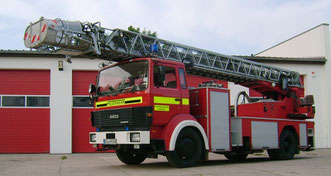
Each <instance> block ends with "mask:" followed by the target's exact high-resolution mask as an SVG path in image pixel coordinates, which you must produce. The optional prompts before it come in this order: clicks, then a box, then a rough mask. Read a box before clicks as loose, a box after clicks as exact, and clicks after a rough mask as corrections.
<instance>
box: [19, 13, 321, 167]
mask: <svg viewBox="0 0 331 176" xmlns="http://www.w3.org/2000/svg"><path fill="white" fill-rule="evenodd" d="M24 41H25V45H26V46H27V47H29V48H36V49H43V50H46V51H49V52H55V53H60V54H65V55H67V56H68V57H70V56H75V55H79V56H82V57H89V58H101V59H104V60H106V61H110V62H112V63H113V64H110V65H108V66H105V65H103V66H104V67H103V68H102V69H101V70H100V71H99V74H98V77H97V80H96V85H94V84H91V85H90V88H89V92H90V93H91V99H92V100H93V102H94V111H93V112H92V113H91V122H92V126H93V127H95V128H96V131H95V132H91V133H90V134H89V135H90V144H92V145H93V146H94V147H96V149H98V150H116V154H117V156H118V158H119V159H120V160H121V161H122V162H123V163H126V164H140V163H141V162H143V161H144V160H145V159H146V158H147V157H152V158H156V157H157V156H158V155H165V156H166V158H167V159H168V161H169V162H170V163H171V164H172V165H173V166H176V167H189V166H193V165H196V164H197V162H198V161H199V160H207V159H208V153H209V152H213V153H217V154H224V155H225V157H226V158H228V159H230V160H242V159H245V158H246V157H247V155H248V154H251V153H254V152H261V151H263V150H267V151H268V154H269V156H270V158H271V159H281V160H283V159H292V158H293V157H294V155H295V154H298V153H299V151H300V150H312V149H313V147H314V122H312V121H311V120H307V119H313V118H314V114H315V109H314V106H313V104H314V100H313V96H312V95H307V96H305V97H304V96H303V95H304V88H303V86H302V83H301V81H300V77H299V74H298V73H296V72H293V71H289V70H284V69H281V68H276V67H271V66H268V65H264V64H261V63H257V62H252V61H249V60H246V59H242V58H238V57H233V56H227V55H223V54H218V53H214V52H210V51H206V50H202V49H198V48H194V47H190V46H186V45H182V44H178V43H174V42H170V41H167V40H162V39H158V38H155V37H151V36H147V35H144V34H139V33H134V32H130V31H125V30H121V29H106V28H103V27H101V26H100V24H99V23H88V22H86V23H81V22H79V21H63V20H61V19H55V20H50V19H44V18H41V19H40V20H38V21H37V22H35V23H33V24H30V25H29V26H28V28H27V29H26V32H25V37H24ZM106 65H107V64H106ZM193 75H198V76H202V77H205V78H208V79H209V80H215V81H207V82H204V83H202V84H201V85H200V86H199V87H190V85H189V84H188V83H187V82H188V80H189V79H191V78H192V77H194V76H193ZM220 80H225V81H231V82H234V83H237V84H239V85H242V86H245V87H248V88H251V89H253V90H255V91H258V92H259V93H261V94H262V95H263V99H261V100H259V101H253V100H252V99H251V98H250V97H249V96H248V95H247V94H246V93H245V92H240V93H239V94H238V96H237V98H236V103H235V105H233V106H232V105H231V104H230V90H229V89H227V88H225V87H223V86H222V84H220Z"/></svg>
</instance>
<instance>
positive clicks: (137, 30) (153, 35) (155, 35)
mask: <svg viewBox="0 0 331 176" xmlns="http://www.w3.org/2000/svg"><path fill="white" fill-rule="evenodd" d="M128 30H129V31H132V32H136V33H142V34H145V35H149V36H152V37H157V33H156V32H155V31H154V32H151V30H148V31H147V30H146V29H145V28H144V30H142V31H141V32H140V28H139V27H137V28H135V27H133V26H132V25H131V26H129V27H128Z"/></svg>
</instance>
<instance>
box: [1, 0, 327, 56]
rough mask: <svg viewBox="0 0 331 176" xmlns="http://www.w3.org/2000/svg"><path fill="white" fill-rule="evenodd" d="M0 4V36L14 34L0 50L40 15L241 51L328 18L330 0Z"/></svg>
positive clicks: (17, 42) (15, 44)
mask: <svg viewBox="0 0 331 176" xmlns="http://www.w3.org/2000/svg"><path fill="white" fill-rule="evenodd" d="M1 1H4V0H0V2H1ZM1 4H5V5H2V6H1V7H0V21H1V23H2V24H3V25H0V32H1V33H2V34H1V37H2V38H4V39H6V37H8V35H11V36H12V38H11V39H10V40H5V41H6V42H3V41H4V40H3V41H1V42H0V48H1V49H7V48H8V47H9V48H10V49H23V48H24V47H23V44H22V43H23V41H22V37H21V35H23V32H24V30H25V27H26V26H27V25H28V24H29V22H31V21H36V20H38V19H39V18H40V16H44V17H46V18H57V17H59V18H61V19H63V20H81V21H90V22H96V21H100V22H101V24H102V26H103V27H108V28H124V29H125V28H127V27H128V26H130V25H133V26H136V27H140V28H146V29H149V30H152V31H156V32H157V33H158V36H159V37H160V38H163V39H166V40H170V41H175V42H178V43H183V44H187V45H191V46H195V47H198V48H203V49H208V50H212V51H216V52H220V53H224V54H245V55H248V54H251V53H253V54H254V53H257V52H259V51H261V50H264V49H266V48H269V47H270V46H273V45H275V44H277V43H279V42H281V41H284V40H286V39H288V38H290V37H292V36H294V35H297V34H298V33H301V32H303V31H305V30H308V29H310V28H312V27H314V26H317V25H319V24H320V23H323V22H327V23H328V22H330V21H331V12H330V11H329V9H330V8H331V2H330V1H328V0H304V1H302V0H291V1H268V0H255V1H247V0H234V1H227V0H209V1H205V0H194V1H192V0H181V1H178V0H165V1H161V0H96V1H87V0H70V1H68V0H56V1H55V0H53V1H42V0H31V1H27V2H25V1H23V0H11V1H6V2H2V3H1ZM13 37H15V38H13ZM9 41H10V42H9ZM6 47H7V48H6Z"/></svg>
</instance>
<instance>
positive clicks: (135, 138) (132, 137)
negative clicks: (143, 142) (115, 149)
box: [130, 133, 140, 142]
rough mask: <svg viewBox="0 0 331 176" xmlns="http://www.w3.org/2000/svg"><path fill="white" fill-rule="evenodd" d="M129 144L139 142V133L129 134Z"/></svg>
mask: <svg viewBox="0 0 331 176" xmlns="http://www.w3.org/2000/svg"><path fill="white" fill-rule="evenodd" d="M130 141H131V142H140V133H130Z"/></svg>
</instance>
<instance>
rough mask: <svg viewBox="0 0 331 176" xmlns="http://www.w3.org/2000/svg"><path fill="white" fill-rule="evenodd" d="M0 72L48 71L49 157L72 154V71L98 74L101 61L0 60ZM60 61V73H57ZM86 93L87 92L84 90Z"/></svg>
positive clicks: (78, 59)
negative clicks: (50, 155) (61, 65)
mask: <svg viewBox="0 0 331 176" xmlns="http://www.w3.org/2000/svg"><path fill="white" fill-rule="evenodd" d="M0 61H1V64H0V69H22V70H27V69H31V70H50V73H51V74H50V76H51V78H50V80H51V81H50V82H51V83H50V84H51V86H50V89H51V90H50V153H51V154H62V153H72V106H73V104H72V102H73V100H72V71H73V70H98V64H99V63H100V62H102V61H101V60H98V59H95V60H90V59H86V58H73V59H72V63H71V64H69V63H67V62H66V61H65V60H64V59H61V58H42V57H8V58H4V57H2V58H1V59H0ZM58 61H63V71H59V69H58ZM86 89H88V88H86Z"/></svg>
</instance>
